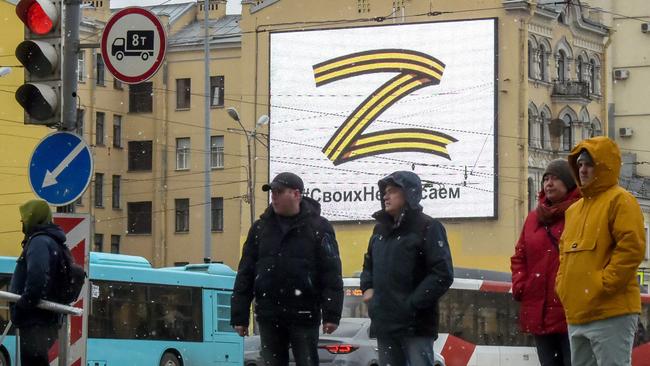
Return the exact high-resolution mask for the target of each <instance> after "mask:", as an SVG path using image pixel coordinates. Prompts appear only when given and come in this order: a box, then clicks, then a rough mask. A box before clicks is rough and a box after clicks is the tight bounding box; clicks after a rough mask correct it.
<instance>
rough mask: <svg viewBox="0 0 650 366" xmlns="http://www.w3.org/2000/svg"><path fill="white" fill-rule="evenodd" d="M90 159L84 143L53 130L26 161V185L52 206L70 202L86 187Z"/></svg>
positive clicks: (72, 135)
mask: <svg viewBox="0 0 650 366" xmlns="http://www.w3.org/2000/svg"><path fill="white" fill-rule="evenodd" d="M92 174H93V159H92V155H91V153H90V149H89V148H88V145H86V143H85V142H84V140H83V139H81V137H79V136H77V135H75V134H73V133H70V132H54V133H52V134H50V135H47V136H45V138H43V139H42V140H41V142H39V143H38V145H37V146H36V148H35V149H34V152H33V153H32V158H31V159H30V161H29V184H30V186H31V187H32V190H33V191H34V193H36V195H37V196H38V197H40V198H41V199H43V200H45V201H47V202H48V203H49V204H51V205H53V206H65V205H67V204H69V203H72V202H74V201H75V200H76V199H77V198H79V197H80V196H81V195H82V194H83V193H84V192H85V191H86V188H88V184H90V179H91V177H92Z"/></svg>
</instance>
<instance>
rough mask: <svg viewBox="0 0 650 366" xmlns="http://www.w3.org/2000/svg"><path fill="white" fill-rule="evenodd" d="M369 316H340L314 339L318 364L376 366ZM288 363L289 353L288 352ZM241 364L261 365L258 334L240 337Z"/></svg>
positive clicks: (441, 364) (439, 361)
mask: <svg viewBox="0 0 650 366" xmlns="http://www.w3.org/2000/svg"><path fill="white" fill-rule="evenodd" d="M369 329H370V319H368V318H342V319H341V322H340V324H339V327H338V328H337V329H336V331H335V332H334V333H332V334H321V335H320V338H319V340H318V358H319V363H320V364H321V365H337V366H343V365H347V366H353V365H354V366H377V365H379V358H378V354H377V339H375V338H370V336H369ZM435 358H436V360H435V364H434V366H445V361H444V358H443V357H442V355H440V354H438V353H436V354H435ZM289 361H290V362H289V363H290V364H292V365H293V364H294V363H293V354H292V353H291V351H289ZM244 365H245V366H263V365H264V361H263V360H262V356H261V355H260V339H259V336H252V337H246V338H245V339H244Z"/></svg>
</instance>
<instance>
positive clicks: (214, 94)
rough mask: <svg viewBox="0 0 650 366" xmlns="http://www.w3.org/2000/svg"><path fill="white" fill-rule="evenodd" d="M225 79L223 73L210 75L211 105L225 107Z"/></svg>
mask: <svg viewBox="0 0 650 366" xmlns="http://www.w3.org/2000/svg"><path fill="white" fill-rule="evenodd" d="M224 86H225V80H224V77H223V75H220V76H210V106H211V107H223V100H224V94H223V93H224Z"/></svg>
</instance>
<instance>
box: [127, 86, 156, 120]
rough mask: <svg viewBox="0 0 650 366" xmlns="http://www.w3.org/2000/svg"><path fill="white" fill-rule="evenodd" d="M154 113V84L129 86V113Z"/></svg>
mask: <svg viewBox="0 0 650 366" xmlns="http://www.w3.org/2000/svg"><path fill="white" fill-rule="evenodd" d="M152 111H153V83H151V82H148V83H140V84H132V85H129V112H130V113H151V112H152Z"/></svg>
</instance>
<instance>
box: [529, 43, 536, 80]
mask: <svg viewBox="0 0 650 366" xmlns="http://www.w3.org/2000/svg"><path fill="white" fill-rule="evenodd" d="M528 77H529V78H531V79H534V78H535V47H534V46H533V42H531V41H528Z"/></svg>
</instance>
